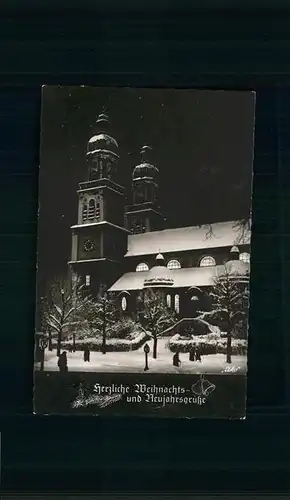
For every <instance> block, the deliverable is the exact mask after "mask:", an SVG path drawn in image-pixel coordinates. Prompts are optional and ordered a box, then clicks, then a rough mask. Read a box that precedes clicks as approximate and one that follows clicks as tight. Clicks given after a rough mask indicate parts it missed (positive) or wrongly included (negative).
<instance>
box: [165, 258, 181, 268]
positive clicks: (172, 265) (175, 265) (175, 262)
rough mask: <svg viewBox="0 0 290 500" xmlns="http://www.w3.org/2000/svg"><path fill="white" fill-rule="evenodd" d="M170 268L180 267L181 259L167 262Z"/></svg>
mask: <svg viewBox="0 0 290 500" xmlns="http://www.w3.org/2000/svg"><path fill="white" fill-rule="evenodd" d="M167 267H168V269H180V268H181V264H180V262H179V260H170V261H169V262H168V264H167Z"/></svg>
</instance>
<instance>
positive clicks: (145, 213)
mask: <svg viewBox="0 0 290 500" xmlns="http://www.w3.org/2000/svg"><path fill="white" fill-rule="evenodd" d="M140 156H141V158H140V164H139V165H137V166H135V167H134V166H132V186H131V204H130V205H126V198H125V192H126V186H123V185H122V179H121V175H120V171H119V168H118V163H119V160H120V158H119V146H118V143H117V141H116V139H115V138H114V136H113V134H112V132H111V124H110V122H109V118H108V116H107V115H106V114H105V113H101V114H100V115H99V116H98V118H97V121H96V134H95V135H94V136H93V137H92V138H91V139H89V141H88V146H87V154H86V160H87V166H88V168H87V180H84V181H82V182H80V183H79V187H78V190H77V203H78V216H77V223H76V224H75V225H73V226H72V227H71V231H72V251H71V260H70V261H69V263H68V264H69V267H70V271H71V276H72V282H73V283H76V282H78V283H81V284H82V285H84V287H85V288H86V289H87V291H88V293H90V294H92V295H98V294H103V293H104V292H108V293H112V294H114V296H115V297H116V298H117V300H118V301H119V305H120V310H121V311H123V313H124V314H129V315H134V311H135V309H136V301H137V300H140V297H141V298H142V294H143V293H144V291H145V290H146V289H148V288H152V289H158V290H162V291H163V293H164V298H165V300H166V302H167V305H168V307H170V308H172V309H174V310H175V312H176V313H177V315H178V316H180V317H181V318H182V317H192V316H193V315H194V311H195V310H196V307H197V304H199V307H200V308H203V307H206V300H207V292H208V291H209V290H210V287H211V286H212V285H213V282H214V279H215V277H216V276H218V275H219V273H222V272H223V271H222V270H224V266H225V264H226V265H227V266H228V264H230V266H231V267H230V269H231V270H232V271H233V272H237V273H239V274H243V275H249V268H250V231H248V230H244V231H243V235H242V237H241V236H240V224H239V221H228V222H219V221H212V223H211V224H210V228H211V231H210V234H209V229H208V225H206V226H204V225H201V226H195V227H182V228H175V229H174V228H171V229H166V228H165V218H164V215H163V214H162V210H161V208H160V206H159V188H160V187H161V189H162V186H159V182H158V174H159V170H158V166H156V165H155V164H154V162H153V160H152V149H151V147H149V146H143V147H142V148H141V153H140Z"/></svg>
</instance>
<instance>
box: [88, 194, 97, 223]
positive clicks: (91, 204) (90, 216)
mask: <svg viewBox="0 0 290 500" xmlns="http://www.w3.org/2000/svg"><path fill="white" fill-rule="evenodd" d="M95 210H96V202H95V200H94V199H91V200H90V201H89V210H88V219H90V220H92V219H94V218H95Z"/></svg>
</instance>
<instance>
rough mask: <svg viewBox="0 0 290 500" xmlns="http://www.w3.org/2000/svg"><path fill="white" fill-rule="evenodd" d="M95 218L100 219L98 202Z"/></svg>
mask: <svg viewBox="0 0 290 500" xmlns="http://www.w3.org/2000/svg"><path fill="white" fill-rule="evenodd" d="M95 219H97V220H98V221H99V220H100V204H99V203H96V210H95Z"/></svg>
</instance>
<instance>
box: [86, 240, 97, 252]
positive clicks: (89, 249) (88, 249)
mask: <svg viewBox="0 0 290 500" xmlns="http://www.w3.org/2000/svg"><path fill="white" fill-rule="evenodd" d="M94 249H95V244H94V242H93V241H92V240H85V242H84V251H85V252H92V251H93V250H94Z"/></svg>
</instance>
